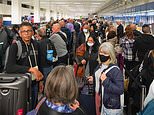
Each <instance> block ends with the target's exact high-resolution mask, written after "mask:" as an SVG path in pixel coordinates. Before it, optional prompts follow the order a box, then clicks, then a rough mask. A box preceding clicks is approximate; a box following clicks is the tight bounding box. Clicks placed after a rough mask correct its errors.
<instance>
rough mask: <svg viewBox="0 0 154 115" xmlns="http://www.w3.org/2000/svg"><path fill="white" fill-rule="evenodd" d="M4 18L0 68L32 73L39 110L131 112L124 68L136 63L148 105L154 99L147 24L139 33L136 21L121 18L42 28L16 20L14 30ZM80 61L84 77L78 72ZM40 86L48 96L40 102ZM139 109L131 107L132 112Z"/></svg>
mask: <svg viewBox="0 0 154 115" xmlns="http://www.w3.org/2000/svg"><path fill="white" fill-rule="evenodd" d="M2 23H3V19H2V18H0V31H1V33H0V48H1V49H2V50H1V51H0V52H2V53H1V55H0V58H1V62H0V63H1V66H0V70H1V72H6V73H31V75H32V86H31V87H32V108H31V109H34V108H35V107H36V105H37V103H40V102H41V105H40V108H39V110H38V114H39V115H43V114H46V115H48V114H52V113H54V112H57V114H58V113H63V114H64V115H66V114H68V113H69V114H72V115H122V114H124V113H125V114H128V113H129V105H128V103H129V98H130V95H129V91H124V81H125V78H129V77H130V76H129V75H128V74H127V73H126V72H125V71H131V70H132V69H133V68H135V67H136V66H138V65H142V70H145V69H146V72H145V73H144V75H143V76H142V81H143V82H142V85H145V86H146V90H147V94H148V95H147V98H146V100H145V105H147V103H148V102H149V101H150V100H152V99H154V95H153V93H150V92H152V91H153V89H152V86H150V85H153V84H151V83H152V82H153V78H154V73H153V71H154V55H153V54H154V53H153V52H154V45H153V44H154V37H153V35H152V33H151V29H150V26H149V25H147V24H144V25H143V26H142V32H140V31H138V30H137V29H136V24H128V25H123V24H122V22H121V21H116V22H115V24H113V23H112V22H110V21H104V20H103V21H98V20H97V19H82V20H79V19H78V20H73V19H68V20H65V19H61V20H56V21H51V22H49V23H47V24H46V25H43V26H40V27H39V26H36V25H35V24H33V25H32V24H31V23H29V22H22V23H21V24H20V25H13V28H12V30H10V29H8V28H6V27H4V26H3V24H2ZM2 42H3V43H2ZM17 42H20V45H21V49H22V50H21V51H20V50H19V49H18V48H19V46H18V43H17ZM81 46H84V47H82V50H83V52H82V53H81V54H80V55H79V54H77V53H76V51H77V49H78V48H79V47H81ZM117 46H118V47H119V48H120V52H119V49H117ZM8 47H9V52H8V55H7V56H8V58H7V60H6V59H5V58H6V51H7V50H6V49H7V48H8ZM19 53H21V54H20V55H18V54H19ZM4 62H6V63H4ZM67 65H71V66H67ZM79 66H80V67H82V71H80V72H82V76H81V74H80V76H79V74H78V72H79ZM73 67H74V68H73ZM129 79H130V78H129ZM44 87H45V88H44ZM149 87H150V89H149ZM39 91H40V92H41V93H42V94H43V95H44V97H45V98H42V100H41V101H38V92H39ZM148 92H149V93H148ZM123 95H124V96H125V98H123ZM123 102H124V104H123ZM124 107H125V108H124ZM134 108H135V107H134ZM123 109H124V110H125V112H124V110H123ZM139 110H140V109H139V108H137V109H135V110H133V111H132V113H131V115H134V114H136V113H137V112H139Z"/></svg>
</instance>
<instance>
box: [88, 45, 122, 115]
mask: <svg viewBox="0 0 154 115" xmlns="http://www.w3.org/2000/svg"><path fill="white" fill-rule="evenodd" d="M98 60H99V63H100V65H99V66H98V67H97V68H96V71H95V73H94V76H89V77H88V81H89V82H92V81H94V84H95V103H96V115H122V114H123V113H122V106H123V103H122V101H124V100H123V99H122V94H123V93H124V80H123V75H122V72H121V70H120V68H119V67H118V66H117V64H116V56H115V52H114V47H113V45H112V44H111V43H110V42H104V43H102V44H101V45H100V47H99V50H98Z"/></svg>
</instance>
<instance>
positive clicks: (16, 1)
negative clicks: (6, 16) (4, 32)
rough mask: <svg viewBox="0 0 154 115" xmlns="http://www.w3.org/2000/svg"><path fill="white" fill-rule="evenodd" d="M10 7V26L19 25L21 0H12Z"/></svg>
mask: <svg viewBox="0 0 154 115" xmlns="http://www.w3.org/2000/svg"><path fill="white" fill-rule="evenodd" d="M11 2H12V5H11V21H12V24H20V23H21V0H12V1H11Z"/></svg>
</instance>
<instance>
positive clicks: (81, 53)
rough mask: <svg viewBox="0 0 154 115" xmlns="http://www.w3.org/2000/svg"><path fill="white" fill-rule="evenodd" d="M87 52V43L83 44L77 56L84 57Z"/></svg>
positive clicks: (77, 51) (77, 50)
mask: <svg viewBox="0 0 154 115" xmlns="http://www.w3.org/2000/svg"><path fill="white" fill-rule="evenodd" d="M85 51H86V45H85V43H83V44H81V45H80V46H79V47H78V48H77V49H76V56H83V55H84V53H85Z"/></svg>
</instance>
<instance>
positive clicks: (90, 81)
mask: <svg viewBox="0 0 154 115" xmlns="http://www.w3.org/2000/svg"><path fill="white" fill-rule="evenodd" d="M87 81H88V82H89V83H90V84H93V76H88V77H87Z"/></svg>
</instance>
